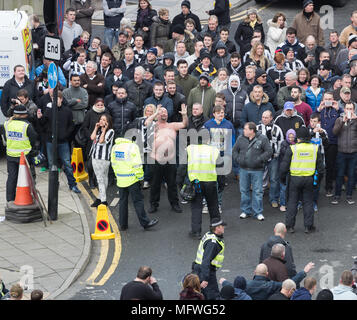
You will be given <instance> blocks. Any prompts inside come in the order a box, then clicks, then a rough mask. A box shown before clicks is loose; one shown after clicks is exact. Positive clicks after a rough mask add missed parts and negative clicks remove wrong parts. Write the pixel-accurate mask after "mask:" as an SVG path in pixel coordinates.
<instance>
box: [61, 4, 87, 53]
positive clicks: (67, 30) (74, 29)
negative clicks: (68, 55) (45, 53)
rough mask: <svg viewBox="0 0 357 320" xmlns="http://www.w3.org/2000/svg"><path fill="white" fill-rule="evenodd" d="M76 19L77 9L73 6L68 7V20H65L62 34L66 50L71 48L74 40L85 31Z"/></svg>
mask: <svg viewBox="0 0 357 320" xmlns="http://www.w3.org/2000/svg"><path fill="white" fill-rule="evenodd" d="M75 20H76V10H75V9H73V8H68V9H67V10H66V20H65V21H64V24H63V30H62V35H61V38H62V40H63V44H64V50H65V51H67V50H69V49H71V45H72V42H73V40H74V39H75V38H77V37H79V36H80V35H81V34H82V32H83V29H82V27H81V26H80V25H79V24H78V23H76V22H75Z"/></svg>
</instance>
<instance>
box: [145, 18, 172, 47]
mask: <svg viewBox="0 0 357 320" xmlns="http://www.w3.org/2000/svg"><path fill="white" fill-rule="evenodd" d="M152 20H153V24H152V25H151V28H150V43H151V46H152V47H155V46H157V45H158V44H159V45H161V46H162V47H163V48H164V47H165V45H166V41H168V40H169V38H170V28H171V22H170V21H169V20H168V21H165V20H162V19H160V17H159V16H155V17H153V19H152Z"/></svg>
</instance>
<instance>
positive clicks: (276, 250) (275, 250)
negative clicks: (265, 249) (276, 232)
mask: <svg viewBox="0 0 357 320" xmlns="http://www.w3.org/2000/svg"><path fill="white" fill-rule="evenodd" d="M271 256H272V257H274V258H281V259H284V256H285V246H284V245H283V244H281V243H277V244H274V245H273V247H272V248H271Z"/></svg>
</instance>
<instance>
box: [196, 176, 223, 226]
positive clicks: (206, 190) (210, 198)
mask: <svg viewBox="0 0 357 320" xmlns="http://www.w3.org/2000/svg"><path fill="white" fill-rule="evenodd" d="M200 187H201V193H196V197H195V199H194V200H192V201H191V213H192V216H191V230H192V232H201V226H202V207H203V205H202V200H203V197H204V198H206V201H207V206H208V212H209V215H210V219H211V221H212V219H213V218H220V214H219V208H218V194H217V182H216V181H209V182H204V181H200Z"/></svg>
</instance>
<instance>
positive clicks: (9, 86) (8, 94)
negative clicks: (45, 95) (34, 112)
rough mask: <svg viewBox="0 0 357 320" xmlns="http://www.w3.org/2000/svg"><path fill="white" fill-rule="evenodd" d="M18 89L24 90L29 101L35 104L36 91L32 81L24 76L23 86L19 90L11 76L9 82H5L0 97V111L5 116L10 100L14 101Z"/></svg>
mask: <svg viewBox="0 0 357 320" xmlns="http://www.w3.org/2000/svg"><path fill="white" fill-rule="evenodd" d="M20 89H26V90H27V92H28V94H29V98H30V100H32V101H33V102H35V103H37V95H38V93H37V89H36V83H35V82H34V81H32V80H29V78H28V77H27V76H25V80H24V84H23V86H22V87H21V88H20V87H19V85H18V84H17V82H16V80H15V76H13V77H12V78H11V79H10V80H7V81H6V82H5V85H4V88H3V90H2V96H1V111H2V113H3V114H4V115H5V116H7V112H8V109H9V108H10V105H11V99H16V97H17V93H18V92H19V90H20Z"/></svg>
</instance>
